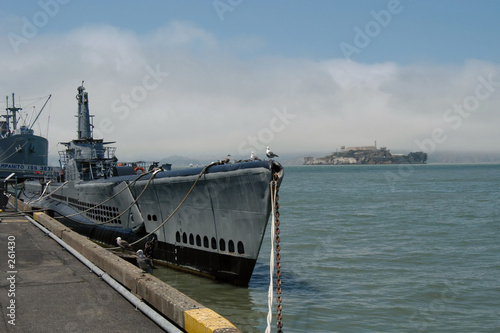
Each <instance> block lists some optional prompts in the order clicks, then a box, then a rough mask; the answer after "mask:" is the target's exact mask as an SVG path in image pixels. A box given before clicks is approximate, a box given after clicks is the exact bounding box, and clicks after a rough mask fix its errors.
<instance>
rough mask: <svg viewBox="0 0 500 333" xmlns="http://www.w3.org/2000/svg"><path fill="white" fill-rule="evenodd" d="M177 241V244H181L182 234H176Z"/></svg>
mask: <svg viewBox="0 0 500 333" xmlns="http://www.w3.org/2000/svg"><path fill="white" fill-rule="evenodd" d="M175 241H176V242H177V243H180V242H181V234H180V232H178V231H177V232H176V233H175Z"/></svg>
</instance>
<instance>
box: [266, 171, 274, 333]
mask: <svg viewBox="0 0 500 333" xmlns="http://www.w3.org/2000/svg"><path fill="white" fill-rule="evenodd" d="M270 187H271V213H272V215H273V217H272V219H271V253H270V255H269V290H268V292H267V308H268V312H267V327H266V333H271V321H272V316H273V309H272V307H273V289H274V283H273V282H274V281H273V276H274V237H275V235H274V228H275V217H274V211H275V203H276V192H275V183H274V181H272V182H271V183H270Z"/></svg>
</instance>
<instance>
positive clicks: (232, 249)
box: [227, 240, 234, 252]
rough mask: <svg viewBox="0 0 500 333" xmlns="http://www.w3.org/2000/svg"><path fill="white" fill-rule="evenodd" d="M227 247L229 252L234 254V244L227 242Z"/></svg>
mask: <svg viewBox="0 0 500 333" xmlns="http://www.w3.org/2000/svg"><path fill="white" fill-rule="evenodd" d="M227 247H228V251H229V252H234V242H233V241H232V240H230V241H229V243H228V244H227Z"/></svg>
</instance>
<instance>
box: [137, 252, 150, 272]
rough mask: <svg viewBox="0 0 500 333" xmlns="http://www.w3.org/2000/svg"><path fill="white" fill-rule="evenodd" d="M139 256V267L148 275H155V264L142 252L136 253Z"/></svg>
mask: <svg viewBox="0 0 500 333" xmlns="http://www.w3.org/2000/svg"><path fill="white" fill-rule="evenodd" d="M136 254H137V265H138V266H139V268H140V269H142V270H143V271H144V272H146V273H149V274H151V273H153V262H152V261H151V259H149V258H146V257H145V256H144V253H143V252H142V250H139V251H137V252H136Z"/></svg>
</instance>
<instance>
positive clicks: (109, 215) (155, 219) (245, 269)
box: [22, 84, 283, 286]
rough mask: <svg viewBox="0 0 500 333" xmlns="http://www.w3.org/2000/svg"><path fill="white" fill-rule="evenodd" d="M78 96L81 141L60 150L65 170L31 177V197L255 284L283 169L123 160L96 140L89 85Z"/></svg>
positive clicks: (85, 224) (72, 220)
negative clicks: (46, 177)
mask: <svg viewBox="0 0 500 333" xmlns="http://www.w3.org/2000/svg"><path fill="white" fill-rule="evenodd" d="M77 100H78V138H77V139H75V140H72V141H71V142H67V143H64V145H65V146H66V149H65V150H64V151H63V152H60V157H61V166H62V167H63V170H64V175H63V176H61V177H59V178H58V179H55V180H52V181H48V182H40V181H26V182H25V183H24V190H23V191H22V198H23V199H24V200H25V202H26V203H28V204H29V205H31V206H36V207H43V208H46V209H49V210H51V211H53V212H54V213H55V217H59V218H61V217H62V218H63V219H62V222H63V223H66V224H68V225H70V226H71V227H72V228H74V229H75V230H76V231H78V232H80V233H83V234H85V235H87V236H88V237H90V238H91V239H94V240H96V241H100V242H104V243H107V244H110V245H113V246H116V240H115V239H116V238H117V237H121V238H122V239H125V240H127V241H128V242H129V243H132V242H134V241H136V240H139V239H141V238H144V237H146V236H148V235H149V237H148V238H147V239H149V240H151V239H154V240H155V247H154V251H153V257H154V258H155V259H159V260H163V261H165V262H166V263H167V264H168V265H171V266H173V267H175V268H180V269H183V270H188V271H192V272H196V273H199V274H201V275H204V276H209V277H212V278H215V279H218V280H222V281H226V282H230V283H233V284H236V285H240V286H247V285H248V282H249V280H250V277H251V276H252V272H253V269H254V266H255V263H256V260H257V257H258V254H259V250H260V247H261V244H262V239H263V237H264V233H265V230H266V226H267V223H268V220H269V216H270V213H271V193H270V192H271V189H270V184H271V182H272V181H275V182H277V183H278V185H279V183H281V180H282V177H283V168H282V166H281V165H280V164H279V163H278V162H276V161H274V160H248V161H242V162H239V163H229V162H228V161H219V162H217V163H212V164H210V165H208V166H205V167H200V168H186V169H174V170H172V169H171V168H170V167H169V166H170V165H163V166H160V165H159V163H151V164H147V163H144V162H142V163H120V162H118V159H117V158H116V157H115V148H114V147H110V146H109V144H112V143H114V142H104V141H103V140H102V139H94V138H93V133H92V131H91V128H92V126H91V124H90V117H89V108H88V93H87V92H85V89H84V87H83V84H82V86H80V87H78V94H77ZM144 242H145V241H141V242H140V243H137V245H136V247H137V248H142V247H143V246H144Z"/></svg>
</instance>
